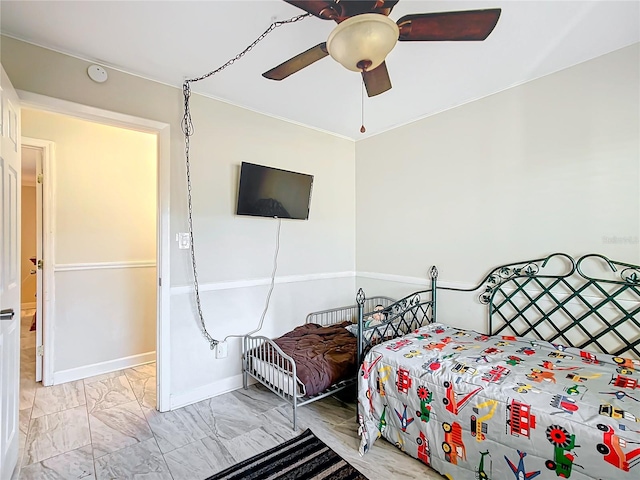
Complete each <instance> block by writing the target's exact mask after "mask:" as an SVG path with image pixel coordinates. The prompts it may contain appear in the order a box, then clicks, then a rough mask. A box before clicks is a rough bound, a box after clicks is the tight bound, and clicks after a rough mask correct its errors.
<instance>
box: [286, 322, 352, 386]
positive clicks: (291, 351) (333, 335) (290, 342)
mask: <svg viewBox="0 0 640 480" xmlns="http://www.w3.org/2000/svg"><path fill="white" fill-rule="evenodd" d="M347 325H349V323H348V322H342V323H337V324H335V325H330V326H327V327H322V326H320V325H317V324H315V323H307V324H305V325H302V326H300V327H296V328H295V329H294V330H292V331H291V332H289V333H286V334H284V335H283V336H282V337H280V338H277V339H275V340H274V342H275V343H277V344H278V346H279V347H280V348H281V349H282V350H283V351H284V352H285V353H286V354H287V355H289V356H291V357H292V358H293V359H294V361H295V362H296V368H297V376H298V378H299V379H300V381H301V382H302V383H304V385H305V387H306V391H307V392H306V393H307V395H308V396H312V395H317V394H318V393H320V392H322V391H323V390H326V389H327V388H328V387H329V386H331V385H332V384H334V383H337V382H339V381H341V380H346V379H347V378H350V377H353V376H354V375H355V374H356V371H357V366H356V356H357V345H356V337H354V336H353V335H352V334H351V333H349V332H348V331H347V329H346V328H345V327H346V326H347Z"/></svg>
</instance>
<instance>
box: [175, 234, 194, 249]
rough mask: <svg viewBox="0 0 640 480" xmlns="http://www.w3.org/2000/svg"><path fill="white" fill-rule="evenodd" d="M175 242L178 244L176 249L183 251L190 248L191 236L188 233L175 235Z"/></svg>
mask: <svg viewBox="0 0 640 480" xmlns="http://www.w3.org/2000/svg"><path fill="white" fill-rule="evenodd" d="M176 241H177V242H178V248H179V249H181V250H185V249H187V248H189V247H190V246H191V236H190V235H189V234H188V233H177V234H176Z"/></svg>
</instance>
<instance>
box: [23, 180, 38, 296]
mask: <svg viewBox="0 0 640 480" xmlns="http://www.w3.org/2000/svg"><path fill="white" fill-rule="evenodd" d="M21 229H22V246H21V249H20V251H21V252H22V259H21V278H22V290H21V292H20V295H21V299H20V302H21V303H23V304H25V303H27V304H30V303H35V301H36V276H35V275H31V270H33V269H35V266H34V265H33V263H32V262H31V260H29V258H30V257H35V256H36V253H37V252H36V187H32V186H28V185H22V226H21Z"/></svg>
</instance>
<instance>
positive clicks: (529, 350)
mask: <svg viewBox="0 0 640 480" xmlns="http://www.w3.org/2000/svg"><path fill="white" fill-rule="evenodd" d="M551 264H553V265H554V268H553V269H551ZM550 270H553V273H549V272H550ZM432 277H434V278H436V279H437V270H436V269H435V268H434V269H432ZM445 290H454V291H455V290H458V291H466V292H474V291H475V292H479V294H478V295H477V298H478V299H479V301H480V302H481V303H482V304H485V305H486V306H487V310H488V319H487V326H488V330H487V331H488V333H481V332H475V331H472V330H466V329H462V328H455V327H453V326H451V325H447V324H444V323H441V322H438V319H437V317H436V312H437V308H436V307H437V302H436V300H437V297H438V295H439V294H440V293H442V292H443V291H445ZM425 297H426V298H428V299H429V300H428V301H430V302H431V303H430V306H431V323H430V324H428V325H426V326H423V327H420V328H418V329H416V330H414V331H412V332H411V333H409V334H407V335H405V336H403V337H401V338H396V339H393V340H391V341H388V342H384V343H381V344H379V345H375V346H373V347H372V348H371V349H370V350H369V352H368V353H367V355H366V356H365V357H364V359H363V363H362V366H361V375H360V377H359V386H358V390H359V391H358V419H359V423H360V435H361V445H360V453H361V454H363V455H364V454H366V452H367V451H368V450H369V449H371V448H375V441H376V440H377V438H379V437H384V438H385V439H386V440H388V441H389V442H391V443H393V444H395V445H396V446H397V447H398V448H400V449H401V450H403V451H404V452H406V453H407V454H409V455H411V456H413V457H415V458H417V459H419V460H420V461H422V462H424V463H425V464H427V465H430V466H431V467H432V468H434V469H435V470H436V471H438V472H440V473H441V474H443V475H445V476H446V477H448V478H451V479H455V480H465V479H469V480H470V479H492V478H493V479H501V480H502V479H508V478H516V479H525V478H526V479H531V478H534V477H536V476H538V475H540V478H577V479H579V478H596V479H614V478H615V479H624V478H628V479H637V478H640V467H638V465H640V388H639V387H640V385H638V381H639V380H640V351H639V350H640V268H639V267H638V266H636V265H631V264H627V263H621V262H615V261H611V260H609V259H608V258H606V257H604V256H602V255H596V254H591V255H585V256H583V257H580V258H578V259H577V260H575V259H574V258H572V257H571V256H569V255H567V254H562V253H557V254H553V255H550V256H548V257H545V258H541V259H537V260H531V261H527V262H519V263H517V264H510V265H502V266H500V267H497V268H496V269H493V270H492V271H491V272H490V273H489V274H488V275H487V277H486V278H485V279H484V281H483V282H481V283H480V284H479V285H478V286H477V287H475V288H470V289H455V288H449V287H440V286H438V285H437V283H435V285H434V284H433V283H432V288H431V289H429V290H425V291H421V292H416V293H415V294H412V295H410V296H408V297H406V298H404V299H402V300H400V302H399V303H400V304H405V305H407V304H411V303H414V304H415V303H424V302H425ZM389 308H390V309H394V308H396V306H395V304H392V305H390V306H389ZM398 314H399V315H402V312H401V309H398Z"/></svg>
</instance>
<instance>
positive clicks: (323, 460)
mask: <svg viewBox="0 0 640 480" xmlns="http://www.w3.org/2000/svg"><path fill="white" fill-rule="evenodd" d="M240 479H242V480H267V479H269V480H302V479H314V480H316V479H317V480H367V477H365V476H364V475H363V474H362V473H360V472H359V471H358V470H356V469H355V468H354V467H353V466H351V465H350V464H349V463H348V462H347V461H346V460H344V459H343V458H342V457H340V455H338V454H337V453H336V452H334V451H333V450H331V449H330V448H329V447H328V446H327V445H325V444H324V443H323V442H322V440H320V439H319V438H318V437H316V436H315V435H314V434H313V432H312V431H311V430H309V429H307V430H305V431H304V432H302V433H301V434H300V435H299V436H298V437H296V438H293V439H291V440H288V441H286V442H284V443H282V444H280V445H278V446H276V447H273V448H271V449H269V450H267V451H266V452H264V453H261V454H259V455H256V456H254V457H251V458H249V459H247V460H245V461H243V462H240V463H238V464H236V465H233V466H232V467H229V468H227V469H226V470H223V471H222V472H219V473H217V474H215V475H213V476H211V477H208V478H207V479H206V480H240Z"/></svg>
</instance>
